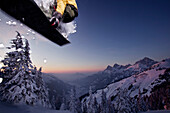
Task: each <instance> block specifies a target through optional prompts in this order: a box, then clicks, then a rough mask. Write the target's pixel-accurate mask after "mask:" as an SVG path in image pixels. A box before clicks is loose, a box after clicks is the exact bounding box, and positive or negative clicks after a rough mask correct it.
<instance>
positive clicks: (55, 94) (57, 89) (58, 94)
mask: <svg viewBox="0 0 170 113" xmlns="http://www.w3.org/2000/svg"><path fill="white" fill-rule="evenodd" d="M42 78H43V80H44V82H45V84H46V87H47V88H48V92H49V98H50V102H51V104H52V107H53V108H54V109H59V108H60V105H61V103H62V99H63V98H66V97H64V96H66V95H69V92H70V90H71V89H72V88H73V86H71V85H69V84H67V83H65V82H63V81H62V80H60V79H58V78H57V77H55V76H54V75H53V74H47V73H43V74H42Z"/></svg>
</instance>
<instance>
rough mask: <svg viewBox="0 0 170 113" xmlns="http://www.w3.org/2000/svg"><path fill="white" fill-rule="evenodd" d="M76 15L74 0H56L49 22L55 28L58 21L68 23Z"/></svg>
mask: <svg viewBox="0 0 170 113" xmlns="http://www.w3.org/2000/svg"><path fill="white" fill-rule="evenodd" d="M55 1H56V0H55ZM55 3H56V2H55ZM77 16H78V8H77V4H76V1H75V0H57V5H55V6H54V11H53V13H52V18H51V19H50V22H51V24H52V26H54V27H55V28H57V27H58V25H59V22H61V21H62V22H63V23H68V22H71V21H73V20H74V19H75V17H77Z"/></svg>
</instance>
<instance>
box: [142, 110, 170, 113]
mask: <svg viewBox="0 0 170 113" xmlns="http://www.w3.org/2000/svg"><path fill="white" fill-rule="evenodd" d="M142 113H170V110H153V111H147V112H142Z"/></svg>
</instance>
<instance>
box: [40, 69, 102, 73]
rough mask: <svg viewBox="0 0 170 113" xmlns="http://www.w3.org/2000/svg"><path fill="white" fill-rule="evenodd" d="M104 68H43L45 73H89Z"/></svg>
mask: <svg viewBox="0 0 170 113" xmlns="http://www.w3.org/2000/svg"><path fill="white" fill-rule="evenodd" d="M102 70H103V69H65V70H64V69H56V70H54V69H43V72H44V73H77V72H78V73H88V72H99V71H102Z"/></svg>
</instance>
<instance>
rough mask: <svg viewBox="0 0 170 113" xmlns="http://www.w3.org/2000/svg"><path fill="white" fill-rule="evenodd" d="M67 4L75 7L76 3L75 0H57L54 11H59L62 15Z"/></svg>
mask: <svg viewBox="0 0 170 113" xmlns="http://www.w3.org/2000/svg"><path fill="white" fill-rule="evenodd" d="M67 4H70V5H74V7H76V8H77V4H76V1H75V0H57V9H56V11H58V12H59V13H61V14H62V15H63V13H64V10H65V8H66V5H67Z"/></svg>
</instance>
